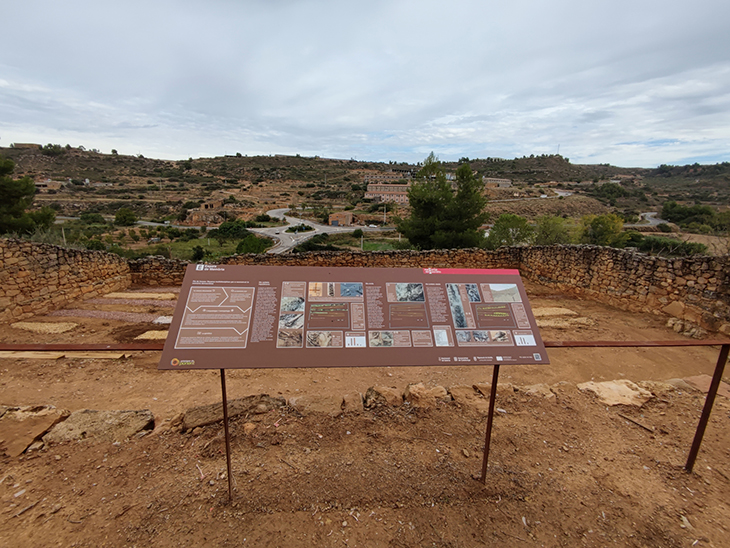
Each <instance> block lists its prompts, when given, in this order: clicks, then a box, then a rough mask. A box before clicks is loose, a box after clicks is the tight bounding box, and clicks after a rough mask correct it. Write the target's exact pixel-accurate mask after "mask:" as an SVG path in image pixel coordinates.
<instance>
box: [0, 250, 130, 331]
mask: <svg viewBox="0 0 730 548" xmlns="http://www.w3.org/2000/svg"><path fill="white" fill-rule="evenodd" d="M131 283H132V277H131V274H130V270H129V265H128V264H127V261H126V259H123V258H122V257H119V256H117V255H113V254H111V253H104V252H102V251H77V250H73V249H66V248H63V247H58V246H54V245H46V244H37V243H33V242H26V241H22V240H12V239H4V238H3V239H0V321H11V320H20V319H23V318H29V317H31V316H34V315H37V314H45V313H47V312H50V311H52V310H56V309H58V308H62V307H63V306H65V305H66V304H67V303H69V302H72V301H75V300H78V299H85V298H90V297H98V296H100V295H104V294H105V293H110V292H112V291H119V290H121V289H126V288H127V287H129V286H130V284H131Z"/></svg>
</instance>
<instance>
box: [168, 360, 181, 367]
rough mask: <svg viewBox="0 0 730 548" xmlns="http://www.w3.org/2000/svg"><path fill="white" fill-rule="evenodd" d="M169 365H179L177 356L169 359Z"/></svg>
mask: <svg viewBox="0 0 730 548" xmlns="http://www.w3.org/2000/svg"><path fill="white" fill-rule="evenodd" d="M170 365H171V366H173V367H177V366H178V365H180V360H178V359H177V358H172V359H171V360H170Z"/></svg>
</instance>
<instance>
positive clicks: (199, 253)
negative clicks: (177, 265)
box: [191, 245, 205, 263]
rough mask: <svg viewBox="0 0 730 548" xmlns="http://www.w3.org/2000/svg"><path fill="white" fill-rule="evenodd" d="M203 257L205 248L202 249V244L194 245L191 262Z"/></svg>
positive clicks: (198, 260) (200, 259)
mask: <svg viewBox="0 0 730 548" xmlns="http://www.w3.org/2000/svg"><path fill="white" fill-rule="evenodd" d="M203 258H205V249H203V246H200V245H196V246H195V247H194V248H193V256H192V257H191V260H192V261H193V262H196V263H197V262H200V261H202V260H203Z"/></svg>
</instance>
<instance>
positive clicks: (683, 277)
mask: <svg viewBox="0 0 730 548" xmlns="http://www.w3.org/2000/svg"><path fill="white" fill-rule="evenodd" d="M220 263H221V264H240V265H278V266H286V265H290V266H349V267H358V268H373V267H382V268H428V267H441V268H514V269H518V270H519V271H520V273H521V274H522V276H523V277H524V278H525V279H527V280H533V281H536V282H539V283H540V284H543V285H546V286H549V287H554V288H556V289H557V290H560V291H561V292H564V293H567V294H570V295H574V296H576V297H580V298H585V299H591V300H594V301H599V302H603V303H607V304H610V305H612V306H616V307H618V308H622V309H624V310H633V311H641V312H652V313H658V314H668V315H670V316H673V317H676V318H681V319H682V320H685V321H688V322H692V323H694V324H697V325H699V326H701V327H703V328H704V329H707V330H710V331H722V332H724V333H727V334H730V256H723V257H692V258H688V259H664V258H660V257H652V256H648V255H645V254H642V253H637V252H633V251H628V250H622V249H613V248H608V247H598V246H578V245H565V246H562V245H561V246H533V247H509V248H500V249H497V250H496V251H485V250H482V249H460V250H439V251H421V252H418V251H382V252H371V253H363V252H359V251H342V252H329V251H325V252H311V253H299V254H293V255H234V256H232V257H226V258H224V259H222V260H221V261H220ZM186 265H187V263H186V262H184V261H176V260H167V259H164V258H162V257H152V258H147V259H140V260H137V261H130V268H131V271H132V281H133V283H135V284H139V285H152V286H154V285H160V286H165V285H177V284H180V283H182V279H183V276H184V271H185V266H186Z"/></svg>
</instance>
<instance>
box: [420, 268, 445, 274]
mask: <svg viewBox="0 0 730 548" xmlns="http://www.w3.org/2000/svg"><path fill="white" fill-rule="evenodd" d="M423 273H424V274H441V271H440V270H439V269H438V268H424V269H423Z"/></svg>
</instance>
